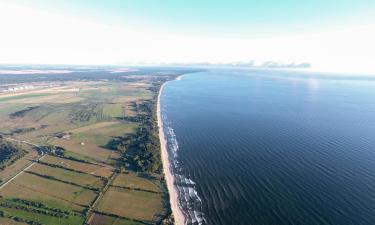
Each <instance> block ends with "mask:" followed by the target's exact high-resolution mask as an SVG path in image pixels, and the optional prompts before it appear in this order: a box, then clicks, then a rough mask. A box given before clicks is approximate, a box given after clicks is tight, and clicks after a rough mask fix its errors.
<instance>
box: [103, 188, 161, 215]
mask: <svg viewBox="0 0 375 225" xmlns="http://www.w3.org/2000/svg"><path fill="white" fill-rule="evenodd" d="M116 199H121V200H122V201H116ZM97 210H98V211H100V212H104V213H113V214H116V215H119V216H121V217H125V218H129V219H135V220H140V221H154V220H156V219H157V216H158V215H159V214H161V213H162V212H163V204H162V197H161V195H160V194H156V193H150V192H145V191H135V190H129V189H125V188H119V187H110V188H109V190H108V191H107V192H106V193H105V195H104V197H103V199H102V200H101V201H100V203H99V205H98V207H97Z"/></svg>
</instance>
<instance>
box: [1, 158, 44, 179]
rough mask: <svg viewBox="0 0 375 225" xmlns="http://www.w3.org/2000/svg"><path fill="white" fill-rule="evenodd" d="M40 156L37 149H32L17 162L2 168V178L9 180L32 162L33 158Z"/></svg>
mask: <svg viewBox="0 0 375 225" xmlns="http://www.w3.org/2000/svg"><path fill="white" fill-rule="evenodd" d="M38 156H39V155H38V152H37V151H30V152H29V153H27V154H26V155H25V156H24V157H22V158H21V159H18V160H17V161H16V162H15V163H13V164H11V165H9V166H7V167H6V168H5V169H4V170H0V178H1V179H2V180H3V181H7V180H8V179H10V178H11V177H13V176H14V175H15V174H17V173H18V172H20V171H21V170H22V169H23V168H25V167H27V166H28V165H30V164H31V163H32V160H34V159H37V158H38Z"/></svg>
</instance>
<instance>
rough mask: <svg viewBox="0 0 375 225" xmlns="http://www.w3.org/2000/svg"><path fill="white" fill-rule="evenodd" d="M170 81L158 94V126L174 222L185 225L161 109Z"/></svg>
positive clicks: (178, 78) (162, 86) (177, 224)
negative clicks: (162, 98) (162, 94)
mask: <svg viewBox="0 0 375 225" xmlns="http://www.w3.org/2000/svg"><path fill="white" fill-rule="evenodd" d="M180 79H181V76H179V77H177V78H176V80H180ZM168 82H169V81H168ZM168 82H165V83H163V84H162V85H161V87H160V90H159V94H158V102H157V119H158V127H159V139H160V150H161V159H162V163H163V171H164V176H165V180H166V183H167V188H168V192H169V202H170V205H171V210H172V215H173V218H174V223H175V224H176V225H183V224H184V223H185V216H184V213H183V212H182V210H181V208H180V207H179V203H178V193H177V190H176V188H175V186H174V176H173V174H172V171H171V165H170V161H169V154H168V148H167V140H166V139H165V135H164V126H163V120H162V117H161V110H160V96H161V93H162V92H163V89H164V86H165V85H166V84H167V83H168Z"/></svg>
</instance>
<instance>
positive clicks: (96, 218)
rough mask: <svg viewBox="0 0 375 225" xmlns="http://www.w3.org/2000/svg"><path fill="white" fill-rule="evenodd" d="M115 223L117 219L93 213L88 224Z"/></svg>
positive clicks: (102, 224)
mask: <svg viewBox="0 0 375 225" xmlns="http://www.w3.org/2000/svg"><path fill="white" fill-rule="evenodd" d="M114 221H115V218H113V217H110V216H106V215H101V214H98V213H93V214H91V216H90V219H89V221H88V224H90V225H106V224H113V223H114Z"/></svg>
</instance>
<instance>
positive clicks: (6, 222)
mask: <svg viewBox="0 0 375 225" xmlns="http://www.w3.org/2000/svg"><path fill="white" fill-rule="evenodd" d="M0 224H1V225H25V224H26V225H27V223H22V222H17V221H15V220H12V219H8V218H5V217H0Z"/></svg>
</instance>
